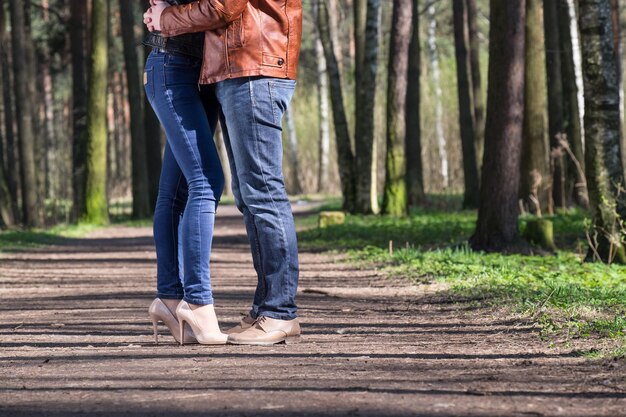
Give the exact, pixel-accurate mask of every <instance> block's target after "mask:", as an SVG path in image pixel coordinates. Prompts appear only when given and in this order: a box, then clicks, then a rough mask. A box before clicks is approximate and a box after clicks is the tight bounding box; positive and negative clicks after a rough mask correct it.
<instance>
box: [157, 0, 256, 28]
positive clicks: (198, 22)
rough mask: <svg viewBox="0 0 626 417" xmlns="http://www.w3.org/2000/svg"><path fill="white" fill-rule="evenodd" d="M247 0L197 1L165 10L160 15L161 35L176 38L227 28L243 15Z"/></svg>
mask: <svg viewBox="0 0 626 417" xmlns="http://www.w3.org/2000/svg"><path fill="white" fill-rule="evenodd" d="M248 1H249V0H198V1H195V2H193V3H189V4H182V5H180V6H171V7H168V8H166V9H165V10H164V11H163V14H161V35H162V36H177V35H182V34H184V33H191V32H206V31H208V30H214V29H219V28H221V27H224V26H227V25H228V24H229V23H230V22H232V21H233V20H235V19H237V18H238V17H239V16H241V14H242V13H243V10H244V9H245V7H246V4H247V3H248Z"/></svg>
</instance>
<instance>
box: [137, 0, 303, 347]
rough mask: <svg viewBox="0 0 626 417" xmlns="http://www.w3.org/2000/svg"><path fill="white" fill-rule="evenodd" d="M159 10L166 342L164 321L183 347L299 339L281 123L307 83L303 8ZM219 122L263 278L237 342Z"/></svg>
mask: <svg viewBox="0 0 626 417" xmlns="http://www.w3.org/2000/svg"><path fill="white" fill-rule="evenodd" d="M150 3H151V7H150V8H149V9H148V11H147V12H146V13H145V14H144V23H145V24H146V25H147V27H148V29H149V31H150V34H149V35H148V36H147V38H146V40H145V41H144V44H146V45H148V46H151V47H152V52H151V53H150V55H149V57H148V59H147V61H146V66H145V72H144V85H145V90H146V95H147V97H148V100H149V102H150V104H151V105H152V107H153V109H154V111H155V113H156V114H157V116H158V118H159V120H160V121H161V124H162V126H163V128H164V130H165V133H166V136H167V144H166V146H165V153H164V156H163V168H162V171H161V178H160V183H159V196H158V200H157V204H156V209H155V214H154V240H155V245H156V253H157V298H156V299H155V300H154V301H153V302H152V305H151V306H150V309H149V314H150V318H151V320H152V323H153V327H154V336H155V341H157V340H158V333H157V324H158V322H159V321H161V322H163V323H164V324H165V325H166V326H167V327H168V328H169V330H170V331H171V332H172V335H173V336H174V338H175V339H176V340H177V341H178V342H179V343H180V344H184V343H201V344H209V345H213V344H225V343H233V344H247V345H272V344H275V343H281V342H289V341H294V340H296V339H297V338H298V337H299V336H300V325H299V323H298V319H297V318H296V309H297V307H296V304H295V295H296V289H297V285H298V249H297V242H296V232H295V227H294V221H293V215H292V212H291V206H290V204H289V200H288V198H287V194H286V191H285V186H284V181H283V174H282V157H283V156H282V135H281V131H282V129H281V120H282V116H283V113H284V112H285V110H286V108H287V106H288V105H289V102H290V100H291V97H292V95H293V92H294V89H295V84H296V82H295V78H296V67H297V62H298V55H299V52H300V40H301V32H302V5H301V0H256V1H249V0H195V1H190V0H168V1H167V2H166V1H163V0H150ZM218 118H219V120H220V122H221V126H222V129H223V133H224V144H225V147H226V151H227V153H228V159H229V163H230V168H231V172H232V191H233V194H234V197H235V202H236V205H237V207H238V209H239V210H240V211H241V212H242V213H243V217H244V222H245V226H246V230H247V234H248V239H249V241H250V246H251V250H252V259H253V263H254V268H255V269H256V273H257V275H258V284H257V287H256V292H255V294H254V300H253V303H252V308H251V309H250V311H249V313H248V314H247V316H245V317H244V318H243V319H242V320H241V322H240V323H239V324H238V325H237V326H235V327H234V328H232V329H230V330H228V331H227V332H226V333H222V332H221V331H220V327H219V324H218V320H217V317H216V314H215V310H214V308H213V295H212V292H211V280H210V272H209V270H210V268H209V257H210V253H211V242H212V237H213V226H214V220H215V211H216V208H217V205H218V202H219V200H220V196H221V193H222V189H223V187H224V174H223V172H222V167H221V164H220V160H219V156H218V152H217V149H216V147H215V143H214V141H213V133H214V132H215V127H216V125H217V120H218ZM179 240H180V241H179ZM179 247H180V249H179ZM179 256H180V257H182V259H179ZM185 324H187V325H185Z"/></svg>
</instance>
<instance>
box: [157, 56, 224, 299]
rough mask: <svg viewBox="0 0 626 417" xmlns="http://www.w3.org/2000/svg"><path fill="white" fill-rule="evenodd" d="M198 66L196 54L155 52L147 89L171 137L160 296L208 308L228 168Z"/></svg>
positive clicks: (162, 195)
mask: <svg viewBox="0 0 626 417" xmlns="http://www.w3.org/2000/svg"><path fill="white" fill-rule="evenodd" d="M200 65H201V61H200V60H198V59H195V58H187V57H184V56H179V55H171V54H166V53H159V52H152V53H151V54H150V56H149V57H148V59H147V62H146V66H145V88H146V95H147V97H148V100H149V101H150V104H151V105H152V108H153V109H154V111H155V113H156V114H157V116H158V118H159V120H160V121H161V124H162V126H163V128H164V129H165V133H166V136H167V145H166V146H165V153H164V156H163V168H162V170H161V178H160V183H159V196H158V199H157V204H156V209H155V213H154V240H155V245H156V252H157V297H159V298H163V299H181V298H183V299H184V300H185V301H187V302H189V303H192V304H199V305H205V304H213V295H212V291H211V279H210V271H209V257H210V254H211V243H212V240H213V225H214V221H215V210H216V207H217V204H218V202H219V199H220V197H221V194H222V190H223V188H224V173H223V171H222V165H221V164H220V159H219V155H218V152H217V149H216V147H215V142H214V141H213V132H215V126H216V124H217V118H218V113H219V106H218V104H217V101H216V100H215V97H214V96H213V97H211V95H209V94H205V95H203V94H201V93H200V91H199V89H198V78H199V75H200ZM211 94H212V92H211ZM181 217H182V220H181ZM179 227H180V234H179ZM179 237H180V246H181V249H182V255H183V262H182V265H184V268H183V269H184V277H183V282H182V283H181V279H180V278H181V271H180V270H179Z"/></svg>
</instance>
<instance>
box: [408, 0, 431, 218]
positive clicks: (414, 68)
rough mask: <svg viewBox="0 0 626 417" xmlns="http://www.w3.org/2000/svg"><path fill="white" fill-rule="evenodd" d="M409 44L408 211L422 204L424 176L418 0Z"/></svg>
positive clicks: (423, 198) (415, 2)
mask: <svg viewBox="0 0 626 417" xmlns="http://www.w3.org/2000/svg"><path fill="white" fill-rule="evenodd" d="M411 3H412V18H411V20H412V21H411V26H412V32H411V35H410V36H411V40H410V42H409V58H408V74H407V90H406V95H407V97H406V142H405V144H404V148H405V155H406V156H405V158H406V187H407V201H408V205H409V206H410V207H415V206H418V205H420V204H423V203H424V201H425V200H426V196H425V194H424V175H423V171H422V143H421V123H420V82H421V60H420V54H421V51H420V49H421V48H420V31H419V17H420V10H419V0H412V2H411Z"/></svg>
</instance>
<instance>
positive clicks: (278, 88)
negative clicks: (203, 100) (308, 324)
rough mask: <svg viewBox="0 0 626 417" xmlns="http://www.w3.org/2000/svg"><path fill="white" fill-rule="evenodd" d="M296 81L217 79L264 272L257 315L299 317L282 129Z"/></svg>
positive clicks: (235, 181) (238, 199)
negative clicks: (296, 301) (284, 173)
mask: <svg viewBox="0 0 626 417" xmlns="http://www.w3.org/2000/svg"><path fill="white" fill-rule="evenodd" d="M295 85H296V82H295V81H293V80H286V79H277V78H266V77H252V78H250V77H244V78H234V79H228V80H225V81H220V82H218V83H217V84H215V94H216V96H217V100H218V101H219V103H220V105H221V109H222V116H221V117H222V120H221V122H222V128H223V130H224V142H225V145H226V150H227V152H228V159H229V161H230V166H231V172H232V176H233V178H232V188H233V195H234V197H235V203H236V204H237V207H238V208H239V210H240V211H241V212H242V213H243V216H244V221H245V224H246V230H247V233H248V239H249V240H250V246H251V249H252V259H253V263H254V268H255V269H256V272H257V275H258V284H257V288H256V292H255V295H254V302H253V305H252V310H251V312H250V314H251V315H252V317H253V318H256V317H258V316H267V317H271V318H275V319H280V320H291V319H293V318H295V317H296V310H297V307H296V304H295V297H296V290H297V287H298V271H299V267H298V244H297V241H296V230H295V226H294V221H293V214H292V213H291V205H290V203H289V199H288V198H287V192H286V191H285V183H284V180H283V172H282V160H283V148H282V134H281V133H282V124H281V122H282V117H283V113H284V112H285V110H286V109H287V106H288V105H289V102H290V101H291V97H292V95H293V92H294V89H295Z"/></svg>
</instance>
